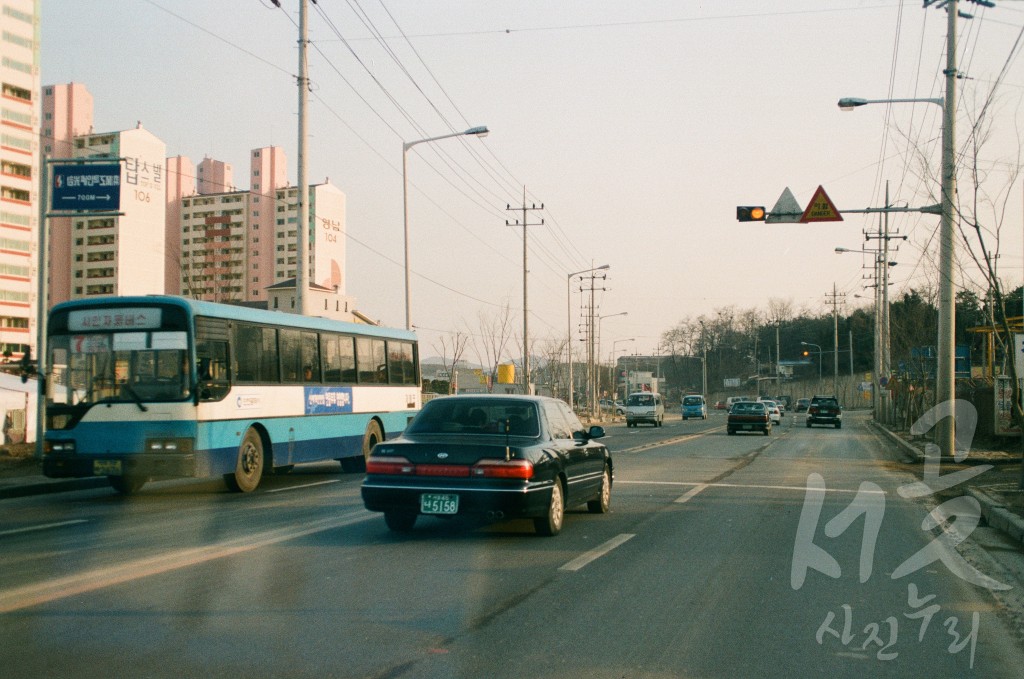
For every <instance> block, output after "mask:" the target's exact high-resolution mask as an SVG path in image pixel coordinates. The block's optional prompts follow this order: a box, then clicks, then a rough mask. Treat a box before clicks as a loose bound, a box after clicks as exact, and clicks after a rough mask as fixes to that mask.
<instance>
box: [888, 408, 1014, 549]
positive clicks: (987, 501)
mask: <svg viewBox="0 0 1024 679" xmlns="http://www.w3.org/2000/svg"><path fill="white" fill-rule="evenodd" d="M868 421H869V422H870V424H871V426H873V427H874V428H875V429H877V430H878V431H879V432H881V433H882V434H883V435H884V436H886V437H888V438H889V439H890V440H892V441H893V442H895V443H896V444H897V446H898V447H899V450H900V454H901V457H902V458H903V459H902V461H903V462H907V463H911V464H920V465H923V464H924V462H925V459H926V453H925V441H923V440H921V441H919V440H912V438H911V437H910V436H909V434H906V433H897V432H893V431H891V430H889V429H888V428H887V427H885V426H883V425H881V424H878V423H876V422H874V421H873V420H868ZM1013 443H1014V444H1016V443H1017V441H1013ZM939 465H940V467H939V469H940V473H941V474H949V473H951V472H954V471H957V470H958V469H961V470H962V469H969V468H971V467H976V466H978V465H991V466H992V468H991V469H989V470H987V471H986V472H984V473H983V474H980V475H978V476H976V477H974V478H973V479H971V480H970V481H969V482H968V485H967V487H966V488H959V487H958V488H956V489H955V490H954V494H963V493H956V492H955V491H963V490H966V494H967V495H970V496H971V497H973V498H974V499H976V500H977V501H978V504H980V505H981V513H982V516H983V517H984V519H985V521H987V522H988V524H989V525H990V526H992V527H993V528H996V529H997V530H1000V531H1002V532H1003V533H1005V534H1006V535H1008V536H1009V537H1010V538H1012V539H1013V540H1014V541H1015V542H1019V543H1021V544H1022V545H1024V491H1021V490H1020V476H1021V469H1020V453H1019V452H1012V453H1011V452H1007V451H1005V450H999V449H991V448H984V447H981V448H978V449H973V448H972V450H971V451H970V453H969V454H968V456H967V457H966V458H965V459H964V460H963V461H962V462H957V461H956V460H955V459H953V458H949V457H940V458H939ZM947 499H948V498H947Z"/></svg>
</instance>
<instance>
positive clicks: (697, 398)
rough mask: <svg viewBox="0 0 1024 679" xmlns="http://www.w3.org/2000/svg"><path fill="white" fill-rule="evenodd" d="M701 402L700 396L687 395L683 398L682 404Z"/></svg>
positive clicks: (697, 404)
mask: <svg viewBox="0 0 1024 679" xmlns="http://www.w3.org/2000/svg"><path fill="white" fill-rule="evenodd" d="M701 403H702V400H701V398H700V396H687V397H685V398H683V405H684V406H699V405H700V404H701Z"/></svg>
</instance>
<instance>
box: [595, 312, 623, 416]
mask: <svg viewBox="0 0 1024 679" xmlns="http://www.w3.org/2000/svg"><path fill="white" fill-rule="evenodd" d="M628 315H629V312H628V311H620V312H619V313H617V314H606V315H604V316H598V317H597V350H596V351H594V352H592V353H593V356H594V368H593V370H592V372H591V374H592V375H594V385H593V386H594V388H593V396H592V397H591V402H590V411H591V413H593V414H595V415H600V414H601V413H600V409H597V410H595V408H597V405H598V403H599V401H600V398H601V321H603V320H604V319H606V318H611V317H613V316H628Z"/></svg>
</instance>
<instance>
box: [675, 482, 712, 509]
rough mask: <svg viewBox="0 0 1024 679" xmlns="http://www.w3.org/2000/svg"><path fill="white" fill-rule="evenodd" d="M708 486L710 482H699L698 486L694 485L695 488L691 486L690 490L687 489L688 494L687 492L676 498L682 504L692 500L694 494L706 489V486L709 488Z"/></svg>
mask: <svg viewBox="0 0 1024 679" xmlns="http://www.w3.org/2000/svg"><path fill="white" fill-rule="evenodd" d="M707 487H708V484H706V483H698V484H697V485H696V486H694V487H693V488H691V489H690V490H688V491H686V494H685V495H683V496H682V497H680V498H677V499H676V502H678V503H679V504H682V503H684V502H689V501H690V499H691V498H692V497H693V496H694V495H696V494H697V493H699V492H701V491H702V490H704V489H705V488H707Z"/></svg>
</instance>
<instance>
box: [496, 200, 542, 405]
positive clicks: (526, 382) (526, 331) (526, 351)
mask: <svg viewBox="0 0 1024 679" xmlns="http://www.w3.org/2000/svg"><path fill="white" fill-rule="evenodd" d="M505 209H506V210H520V209H521V210H522V211H523V221H522V222H520V221H519V220H518V219H517V220H515V221H513V222H510V221H509V220H507V219H506V220H505V226H520V225H521V226H522V227H523V393H524V394H532V393H533V386H532V383H531V382H530V305H529V301H528V295H527V292H528V286H527V284H526V281H527V274H528V273H529V269H528V268H527V266H526V261H527V260H526V252H527V251H526V227H528V226H544V220H543V219H541V220H540V221H539V222H534V223H533V224H530V223H529V222H528V221H527V218H526V214H527V212H529V211H531V210H543V209H544V203H541V204H540V206H539V207H538V206H537V204H536V203H534V204H532V205H530V206H527V205H526V187H525V186H524V187H523V206H522V207H521V208H513V207H512V206H511V205H505Z"/></svg>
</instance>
